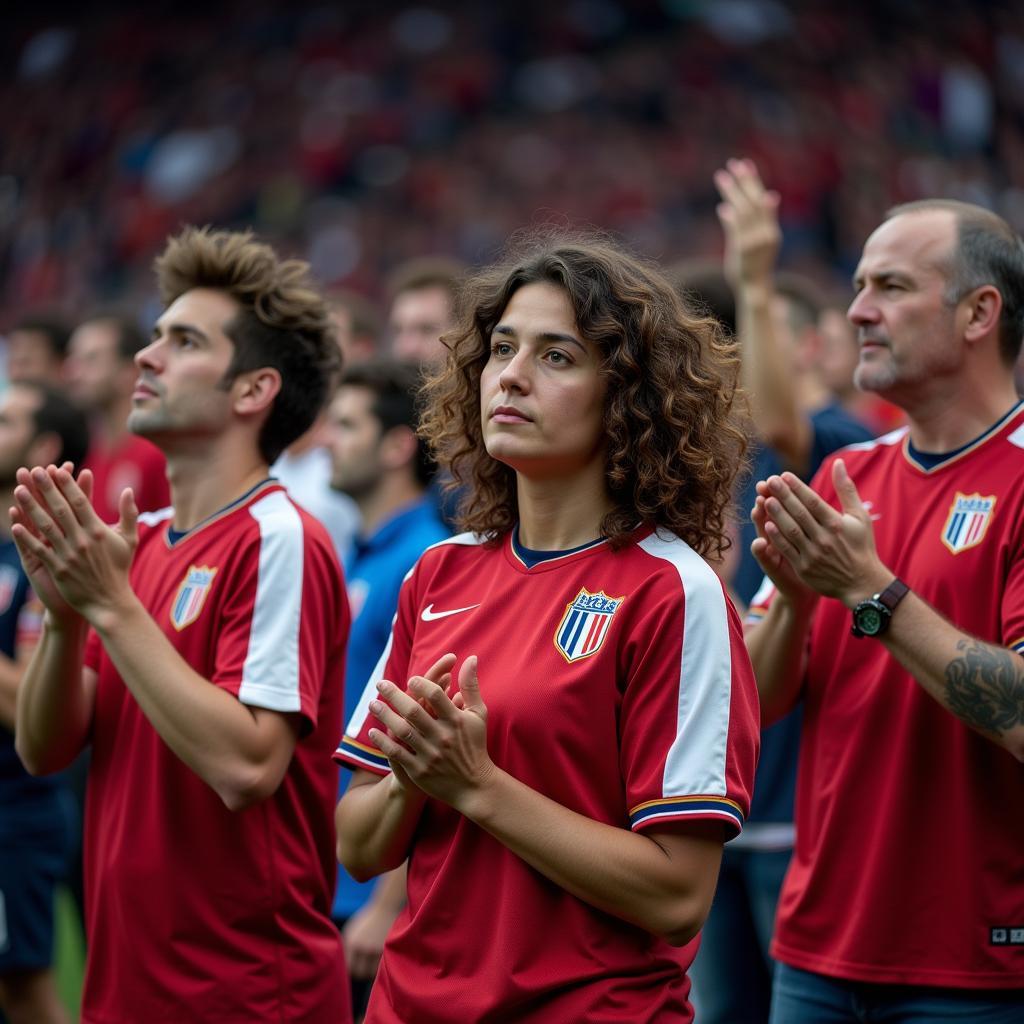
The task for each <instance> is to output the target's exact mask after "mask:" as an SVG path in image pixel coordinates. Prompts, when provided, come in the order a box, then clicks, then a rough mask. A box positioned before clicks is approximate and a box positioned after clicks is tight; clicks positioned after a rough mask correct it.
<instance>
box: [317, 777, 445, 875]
mask: <svg viewBox="0 0 1024 1024" xmlns="http://www.w3.org/2000/svg"><path fill="white" fill-rule="evenodd" d="M356 782H363V783H364V784H361V785H357V784H356ZM425 800H426V798H425V797H424V795H423V793H422V792H420V791H419V790H418V789H416V787H415V786H411V785H410V786H402V785H401V784H399V782H398V781H397V779H396V778H395V777H394V775H386V776H384V777H383V778H381V779H378V780H377V781H375V782H374V781H369V780H367V779H366V775H365V774H364V773H359V776H358V777H357V779H356V780H355V781H354V783H353V785H351V786H349V788H348V790H347V791H346V792H345V794H344V796H342V798H341V800H340V801H339V802H338V806H337V809H336V810H335V813H334V826H335V832H336V835H337V855H338V861H339V863H341V864H342V865H343V866H344V868H345V870H346V871H348V873H349V874H350V875H351V876H352V877H353V878H355V879H356V880H358V881H360V882H365V881H366V880H367V879H370V878H373V877H374V876H376V875H379V874H382V873H383V872H385V871H392V870H393V869H394V868H397V867H399V866H400V865H401V864H402V863H403V862H404V861H405V859H406V857H407V856H408V853H409V843H410V841H411V840H412V834H413V832H414V831H415V829H416V823H417V822H418V821H419V816H420V812H421V811H422V809H423V804H424V802H425Z"/></svg>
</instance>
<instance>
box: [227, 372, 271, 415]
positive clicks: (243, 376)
mask: <svg viewBox="0 0 1024 1024" xmlns="http://www.w3.org/2000/svg"><path fill="white" fill-rule="evenodd" d="M231 390H232V392H233V393H234V396H235V412H237V413H239V414H241V415H243V416H252V415H254V414H256V413H261V412H264V411H267V410H269V409H270V407H271V406H272V405H273V404H274V399H275V398H277V396H278V394H279V393H280V391H281V372H280V371H279V370H275V369H274V368H273V367H272V366H261V367H260V368H259V369H258V370H249V371H248V372H247V373H240V374H239V375H238V376H237V377H236V378H235V379H234V380H233V381H232V382H231Z"/></svg>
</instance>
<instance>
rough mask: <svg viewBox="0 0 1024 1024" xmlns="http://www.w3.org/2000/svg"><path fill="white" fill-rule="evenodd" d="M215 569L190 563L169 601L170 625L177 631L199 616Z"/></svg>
mask: <svg viewBox="0 0 1024 1024" xmlns="http://www.w3.org/2000/svg"><path fill="white" fill-rule="evenodd" d="M216 575H217V570H216V569H211V568H210V566H208V565H190V566H189V567H188V572H187V573H185V578H184V579H183V580H182V581H181V586H180V587H178V593H177V594H176V595H175V597H174V600H173V601H172V602H171V625H172V626H174V628H175V629H176V630H178V631H179V632H180V631H181V630H183V629H184V628H185V627H186V626H187V625H189V624H190V623H192V622H195V621H196V619H198V618H199V613H200V612H201V611H202V610H203V605H204V603H205V602H206V595H207V594H208V593H209V592H210V585H211V584H212V583H213V577H214V576H216Z"/></svg>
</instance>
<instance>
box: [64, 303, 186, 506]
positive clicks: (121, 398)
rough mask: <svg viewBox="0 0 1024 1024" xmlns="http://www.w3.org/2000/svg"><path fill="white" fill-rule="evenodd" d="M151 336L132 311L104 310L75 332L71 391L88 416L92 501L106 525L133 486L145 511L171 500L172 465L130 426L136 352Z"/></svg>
mask: <svg viewBox="0 0 1024 1024" xmlns="http://www.w3.org/2000/svg"><path fill="white" fill-rule="evenodd" d="M147 344H148V339H147V338H146V336H145V335H144V334H143V333H142V331H141V330H140V329H139V327H138V326H137V324H136V322H135V320H134V319H133V318H132V317H130V316H129V315H127V314H125V313H122V312H118V311H114V310H108V311H99V312H96V313H94V314H93V315H91V316H89V317H88V318H87V319H85V320H83V321H82V322H81V323H80V324H79V325H78V326H77V327H76V328H75V330H74V333H73V334H72V335H71V341H70V342H69V344H68V356H67V360H66V361H65V364H64V380H65V383H66V385H67V389H68V394H69V395H70V396H71V398H72V400H73V401H74V402H75V404H76V405H77V406H78V407H79V408H80V409H81V410H82V411H83V412H84V413H85V414H86V415H87V416H88V417H89V425H90V443H89V454H88V456H87V457H86V460H85V465H86V466H87V467H88V468H89V469H91V470H92V473H93V478H94V484H93V496H92V501H93V505H94V506H95V508H96V511H97V512H98V513H99V516H100V518H101V519H102V520H103V521H104V522H105V523H116V522H117V518H118V501H119V499H120V497H121V492H122V491H123V490H124V489H125V488H126V487H130V488H131V489H132V491H133V492H134V494H135V504H136V505H137V506H138V509H139V511H140V512H153V511H155V510H156V509H161V508H166V507H167V505H168V504H169V503H170V491H169V490H168V486H167V463H166V461H165V459H164V456H163V453H162V452H161V451H160V450H159V449H158V448H157V447H156V446H155V445H154V444H152V442H150V441H147V440H146V439H145V438H142V437H136V436H135V435H134V434H132V433H131V432H130V431H129V430H128V414H129V413H130V412H131V410H132V392H133V391H134V390H135V382H136V380H137V379H138V376H139V371H138V368H137V367H136V366H135V353H136V352H138V351H139V350H140V349H142V348H144V347H145V346H146V345H147Z"/></svg>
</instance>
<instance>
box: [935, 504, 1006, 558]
mask: <svg viewBox="0 0 1024 1024" xmlns="http://www.w3.org/2000/svg"><path fill="white" fill-rule="evenodd" d="M995 507H996V496H995V495H994V494H989V495H981V494H978V492H977V491H975V492H974V494H961V493H960V492H959V491H957V492H956V497H955V498H954V499H953V504H952V505H951V506H950V508H949V516H948V518H947V519H946V525H945V526H943V527H942V543H943V544H945V545H946V547H947V548H949V550H950V551H952V552H953V554H954V555H959V554H960V552H961V551H966V550H967V549H968V548H973V547H974V546H975V545H976V544H980V543H981V542H982V540H984V538H985V531H986V530H987V529H988V524H989V523H990V522H991V521H992V511H993V509H995Z"/></svg>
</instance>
